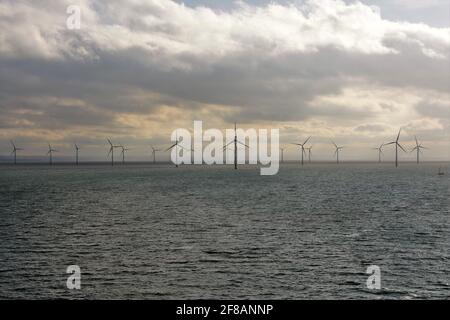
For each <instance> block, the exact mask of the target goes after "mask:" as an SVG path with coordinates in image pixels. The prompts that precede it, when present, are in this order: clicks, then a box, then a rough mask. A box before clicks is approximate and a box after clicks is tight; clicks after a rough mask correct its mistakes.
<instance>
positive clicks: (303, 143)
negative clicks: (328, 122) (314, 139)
mask: <svg viewBox="0 0 450 320" xmlns="http://www.w3.org/2000/svg"><path fill="white" fill-rule="evenodd" d="M309 139H311V137H308V139H306V140H305V142H303V145H305V144H306V143H307V142H308V141H309Z"/></svg>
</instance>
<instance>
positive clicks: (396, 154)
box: [386, 128, 406, 167]
mask: <svg viewBox="0 0 450 320" xmlns="http://www.w3.org/2000/svg"><path fill="white" fill-rule="evenodd" d="M401 131H402V129H401V128H400V130H398V135H397V139H396V140H395V141H392V142H389V143H386V146H387V145H390V144H395V166H396V167H398V148H400V149H402V150H403V152H406V150H405V149H404V148H403V147H402V146H401V144H400V143H399V142H398V140H399V139H400V132H401Z"/></svg>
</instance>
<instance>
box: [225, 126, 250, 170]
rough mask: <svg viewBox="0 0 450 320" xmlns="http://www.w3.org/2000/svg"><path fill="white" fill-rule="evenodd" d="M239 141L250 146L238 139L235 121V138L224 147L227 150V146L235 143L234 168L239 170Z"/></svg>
mask: <svg viewBox="0 0 450 320" xmlns="http://www.w3.org/2000/svg"><path fill="white" fill-rule="evenodd" d="M238 143H239V144H241V145H243V146H244V147H246V148H249V146H247V145H246V144H245V143H242V142H240V141H238V139H237V130H236V122H235V123H234V139H233V141H231V142H230V143H228V144H226V145H225V146H224V147H223V149H224V150H225V149H227V147H228V146H229V145H230V144H234V170H237V145H238Z"/></svg>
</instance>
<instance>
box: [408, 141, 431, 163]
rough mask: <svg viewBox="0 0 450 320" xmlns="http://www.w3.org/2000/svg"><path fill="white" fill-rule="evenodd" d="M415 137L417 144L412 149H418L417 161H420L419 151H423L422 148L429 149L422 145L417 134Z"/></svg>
mask: <svg viewBox="0 0 450 320" xmlns="http://www.w3.org/2000/svg"><path fill="white" fill-rule="evenodd" d="M414 139H415V140H416V146H415V147H414V148H413V149H412V150H411V152H413V151H414V150H416V151H417V163H419V153H421V152H422V150H420V149H428V148H425V147H424V146H422V145H421V144H420V143H419V141H418V140H417V137H416V136H414Z"/></svg>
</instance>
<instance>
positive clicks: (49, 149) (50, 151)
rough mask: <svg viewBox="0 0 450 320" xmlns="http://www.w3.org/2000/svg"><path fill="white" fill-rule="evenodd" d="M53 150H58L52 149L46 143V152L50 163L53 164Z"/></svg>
mask: <svg viewBox="0 0 450 320" xmlns="http://www.w3.org/2000/svg"><path fill="white" fill-rule="evenodd" d="M53 152H58V150H55V149H53V148H52V146H51V145H50V143H49V144H48V152H47V154H48V155H49V156H50V165H52V164H53Z"/></svg>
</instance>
